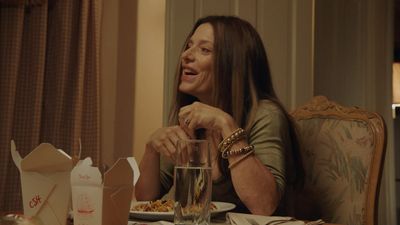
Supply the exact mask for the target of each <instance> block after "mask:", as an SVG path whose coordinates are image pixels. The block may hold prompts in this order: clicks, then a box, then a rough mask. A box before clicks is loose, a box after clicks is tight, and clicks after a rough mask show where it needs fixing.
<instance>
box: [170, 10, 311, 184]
mask: <svg viewBox="0 0 400 225" xmlns="http://www.w3.org/2000/svg"><path fill="white" fill-rule="evenodd" d="M204 23H209V24H211V26H212V28H213V32H214V71H213V74H214V76H213V77H212V79H213V80H212V82H213V90H212V102H211V105H212V106H214V107H218V108H220V109H222V110H223V111H225V112H227V113H229V114H230V115H231V116H232V117H233V118H234V120H235V121H236V122H237V123H238V125H239V126H240V127H243V128H245V130H246V131H249V129H250V127H251V125H252V124H253V120H254V117H255V114H256V111H257V107H258V103H259V101H260V100H263V99H268V100H270V101H272V102H274V103H275V104H276V105H277V106H278V107H279V108H280V109H281V111H282V112H283V113H284V114H285V115H286V118H287V120H288V121H289V123H288V124H289V134H290V137H291V142H292V156H293V157H292V158H293V161H294V162H293V163H294V167H295V168H296V176H295V177H297V178H302V177H303V175H304V170H303V167H302V164H301V156H300V153H299V144H298V140H297V135H296V131H295V128H294V124H293V122H292V119H291V117H290V115H289V114H288V113H287V111H286V110H285V108H284V107H283V105H282V103H281V102H280V101H279V99H278V98H277V96H276V93H275V90H274V88H273V85H272V79H271V74H270V68H269V64H268V58H267V54H266V51H265V48H264V45H263V42H262V40H261V38H260V36H259V34H258V32H257V31H256V30H255V29H254V27H253V26H252V25H251V24H250V23H248V22H247V21H245V20H242V19H240V18H238V17H234V16H207V17H204V18H200V19H199V20H197V22H196V23H195V24H194V26H193V29H192V30H191V32H190V33H189V35H188V37H187V39H186V41H185V44H184V46H183V49H182V52H183V51H184V49H185V48H186V46H187V43H188V41H189V40H190V37H191V36H192V35H193V34H194V32H195V31H196V29H197V28H198V27H199V26H200V25H201V24H204ZM181 74H182V67H181V61H179V65H178V68H177V72H176V74H175V76H176V77H175V86H174V90H175V91H174V95H175V98H174V99H175V102H174V103H173V105H172V108H171V111H170V117H169V118H170V121H169V122H170V124H177V122H178V113H179V109H180V108H181V107H183V106H185V105H188V104H191V103H193V102H194V101H198V99H197V98H196V97H194V96H192V95H188V94H185V93H183V92H180V91H179V89H178V87H179V84H180V75H181ZM220 161H221V165H220V167H221V171H222V172H223V173H224V174H227V175H229V171H228V170H227V162H226V161H224V160H222V159H221V160H220Z"/></svg>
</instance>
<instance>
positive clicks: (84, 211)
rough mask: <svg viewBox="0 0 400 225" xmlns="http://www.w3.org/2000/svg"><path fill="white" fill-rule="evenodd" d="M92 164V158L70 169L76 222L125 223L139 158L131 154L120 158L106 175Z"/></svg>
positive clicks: (92, 224)
mask: <svg viewBox="0 0 400 225" xmlns="http://www.w3.org/2000/svg"><path fill="white" fill-rule="evenodd" d="M91 165H92V160H91V159H90V158H86V159H84V160H81V161H79V162H78V164H77V165H76V166H75V168H74V169H73V170H72V172H71V185H72V205H73V215H74V224H79V225H126V224H127V223H128V218H129V210H130V204H131V199H132V193H133V187H134V183H136V181H137V178H138V177H139V172H138V171H139V170H138V168H137V164H136V161H135V160H134V158H132V157H129V158H121V159H119V160H118V161H117V162H116V163H115V164H114V165H113V166H112V167H111V168H110V169H109V170H108V171H107V172H105V173H104V178H102V175H101V173H100V171H99V169H98V168H97V167H92V166H91ZM134 175H135V181H134Z"/></svg>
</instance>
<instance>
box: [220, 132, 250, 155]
mask: <svg viewBox="0 0 400 225" xmlns="http://www.w3.org/2000/svg"><path fill="white" fill-rule="evenodd" d="M245 137H246V132H245V131H244V130H243V129H242V128H238V129H236V130H235V131H234V132H233V133H232V134H231V135H229V136H228V137H227V138H225V139H224V140H223V141H221V143H220V144H219V145H218V149H219V151H220V152H222V153H223V152H225V151H227V150H228V149H230V148H231V147H232V145H233V144H234V143H235V142H237V141H239V140H240V139H242V138H245Z"/></svg>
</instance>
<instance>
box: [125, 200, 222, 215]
mask: <svg viewBox="0 0 400 225" xmlns="http://www.w3.org/2000/svg"><path fill="white" fill-rule="evenodd" d="M174 203H175V202H174V200H171V199H169V200H155V201H150V202H147V203H140V204H137V205H134V206H133V207H132V209H131V210H133V211H141V212H172V211H174ZM210 208H211V211H212V210H216V209H217V206H216V205H215V204H214V203H211V204H210Z"/></svg>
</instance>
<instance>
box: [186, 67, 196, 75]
mask: <svg viewBox="0 0 400 225" xmlns="http://www.w3.org/2000/svg"><path fill="white" fill-rule="evenodd" d="M197 74H198V72H197V71H196V70H194V69H189V68H185V69H183V75H188V76H195V75H197Z"/></svg>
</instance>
